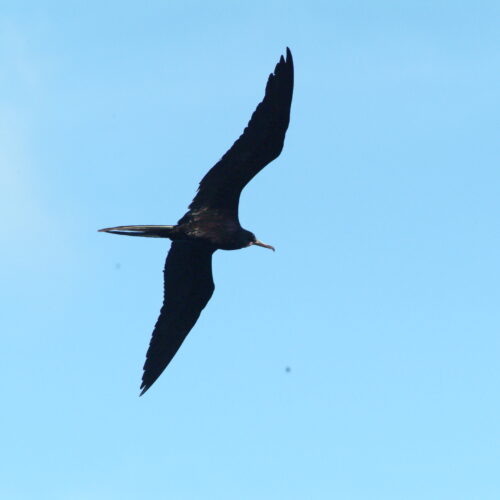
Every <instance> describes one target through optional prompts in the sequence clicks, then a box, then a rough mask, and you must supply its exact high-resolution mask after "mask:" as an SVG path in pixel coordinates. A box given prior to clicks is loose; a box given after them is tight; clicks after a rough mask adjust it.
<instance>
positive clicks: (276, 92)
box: [100, 48, 293, 396]
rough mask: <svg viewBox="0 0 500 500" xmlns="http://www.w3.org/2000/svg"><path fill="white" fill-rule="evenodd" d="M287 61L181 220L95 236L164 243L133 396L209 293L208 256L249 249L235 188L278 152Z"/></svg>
mask: <svg viewBox="0 0 500 500" xmlns="http://www.w3.org/2000/svg"><path fill="white" fill-rule="evenodd" d="M292 94H293V60H292V54H291V53H290V49H288V48H287V50H286V58H283V56H281V58H280V60H279V62H278V64H277V65H276V68H275V69H274V73H271V75H269V79H268V80H267V85H266V91H265V95H264V99H263V100H262V102H261V103H260V104H259V105H258V106H257V108H256V109H255V111H254V113H253V115H252V117H251V119H250V122H249V123H248V125H247V127H246V128H245V130H244V131H243V134H241V136H240V137H239V139H238V140H237V141H236V142H235V143H234V144H233V145H232V147H231V148H230V149H229V151H227V153H226V154H225V155H224V156H223V157H222V158H221V159H220V160H219V161H218V162H217V163H216V164H215V165H214V166H213V167H212V168H211V169H210V170H209V171H208V173H207V174H206V175H205V177H203V179H202V180H201V182H200V185H199V187H198V191H197V193H196V196H195V197H194V199H193V201H192V202H191V204H190V205H189V208H188V211H187V212H186V214H185V215H184V216H183V217H182V218H181V219H180V220H179V221H178V223H177V224H176V225H174V226H118V227H109V228H105V229H100V231H102V232H106V233H112V234H123V235H127V236H146V237H151V238H169V239H170V240H172V245H171V248H170V251H169V252H168V255H167V260H166V262H165V269H164V301H163V306H162V308H161V311H160V316H159V318H158V320H157V322H156V325H155V327H154V330H153V335H152V337H151V342H150V344H149V349H148V352H147V354H146V362H145V363H144V373H143V376H142V384H141V394H140V395H141V396H142V395H143V394H144V393H145V392H146V391H147V390H148V389H149V388H150V387H151V385H153V383H154V382H155V381H156V379H157V378H158V377H159V376H160V375H161V373H162V372H163V370H165V368H166V367H167V366H168V364H169V363H170V361H171V360H172V358H173V357H174V356H175V353H176V352H177V350H178V349H179V347H180V346H181V344H182V342H183V341H184V339H185V338H186V336H187V334H188V333H189V332H190V330H191V329H192V328H193V326H194V325H195V323H196V321H197V320H198V317H199V316H200V313H201V311H202V310H203V308H204V307H205V306H206V305H207V303H208V301H209V300H210V297H211V296H212V293H213V291H214V288H215V287H214V282H213V278H212V255H213V253H214V252H215V251H216V250H219V249H221V250H238V249H240V248H245V247H249V246H252V245H257V246H260V247H264V248H269V249H271V250H274V247H272V246H271V245H266V244H265V243H262V242H261V241H259V240H258V239H257V238H256V237H255V235H254V234H253V233H251V232H250V231H247V230H246V229H243V228H242V227H241V225H240V222H239V219H238V204H239V199H240V194H241V191H242V190H243V188H244V187H245V186H246V185H247V184H248V182H250V180H252V179H253V177H254V176H255V175H257V174H258V173H259V172H260V171H261V170H262V169H263V168H264V167H265V166H266V165H267V164H268V163H270V162H271V161H273V160H274V159H275V158H277V157H278V156H279V154H280V153H281V150H282V149H283V143H284V140H285V133H286V130H287V128H288V123H289V121H290V106H291V103H292Z"/></svg>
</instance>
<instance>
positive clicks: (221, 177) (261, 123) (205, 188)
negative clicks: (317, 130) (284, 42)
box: [181, 48, 293, 220]
mask: <svg viewBox="0 0 500 500" xmlns="http://www.w3.org/2000/svg"><path fill="white" fill-rule="evenodd" d="M292 94H293V60H292V54H291V53H290V49H288V48H287V49H286V60H285V59H284V58H283V56H281V58H280V60H279V62H278V64H277V65H276V68H275V70H274V73H272V74H271V75H270V76H269V79H268V81H267V85H266V93H265V96H264V99H263V100H262V102H261V103H260V104H259V105H258V106H257V108H256V110H255V111H254V113H253V115H252V118H251V119H250V122H249V123H248V125H247V127H246V128H245V130H244V131H243V134H242V135H241V136H240V138H239V139H238V140H237V141H236V142H235V143H234V144H233V146H232V147H231V149H230V150H229V151H228V152H227V153H226V154H225V155H224V156H223V157H222V158H221V159H220V160H219V162H218V163H217V164H216V165H215V166H214V167H212V168H211V169H210V170H209V171H208V173H207V174H206V175H205V177H203V179H202V181H201V182H200V186H199V188H198V193H197V194H196V196H195V198H194V199H193V201H192V202H191V205H189V209H190V211H191V212H197V211H199V210H203V211H205V210H216V211H221V212H223V213H225V214H227V215H230V216H232V217H234V218H237V217H238V202H239V198H240V193H241V191H242V189H243V188H244V187H245V186H246V184H247V183H248V182H249V181H250V180H251V179H252V178H253V177H254V176H255V175H256V174H258V173H259V172H260V171H261V170H262V169H263V168H264V167H265V166H266V165H267V164H268V163H270V162H271V161H273V160H274V159H275V158H277V157H278V156H279V154H280V153H281V150H282V149H283V143H284V140H285V133H286V130H287V128H288V123H289V121H290V106H291V103H292ZM189 214H190V212H188V213H187V214H186V216H189ZM181 220H182V219H181Z"/></svg>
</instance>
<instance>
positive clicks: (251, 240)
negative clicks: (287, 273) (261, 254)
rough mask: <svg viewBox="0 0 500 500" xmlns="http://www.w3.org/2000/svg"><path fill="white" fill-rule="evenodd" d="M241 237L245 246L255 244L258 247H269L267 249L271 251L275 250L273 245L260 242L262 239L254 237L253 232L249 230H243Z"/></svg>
mask: <svg viewBox="0 0 500 500" xmlns="http://www.w3.org/2000/svg"><path fill="white" fill-rule="evenodd" d="M243 238H244V239H245V246H247V247H249V246H252V245H257V246H258V247H263V248H269V250H272V251H273V252H274V251H275V248H274V247H273V246H271V245H266V244H265V243H262V241H259V240H258V239H257V238H256V237H255V234H253V233H252V232H250V231H246V230H243Z"/></svg>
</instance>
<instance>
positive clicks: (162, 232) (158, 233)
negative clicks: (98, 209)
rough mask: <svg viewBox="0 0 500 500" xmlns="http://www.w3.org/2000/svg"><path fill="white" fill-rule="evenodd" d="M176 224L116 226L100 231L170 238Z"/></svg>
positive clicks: (100, 230)
mask: <svg viewBox="0 0 500 500" xmlns="http://www.w3.org/2000/svg"><path fill="white" fill-rule="evenodd" d="M175 227H176V226H116V227H107V228H104V229H99V232H100V233H111V234H123V235H125V236H145V237H148V238H170V235H171V234H172V231H173V230H174V229H175Z"/></svg>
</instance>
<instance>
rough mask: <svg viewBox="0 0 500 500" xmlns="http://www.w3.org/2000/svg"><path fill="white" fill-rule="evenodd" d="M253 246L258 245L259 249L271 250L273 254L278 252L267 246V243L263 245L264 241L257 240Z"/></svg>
mask: <svg viewBox="0 0 500 500" xmlns="http://www.w3.org/2000/svg"><path fill="white" fill-rule="evenodd" d="M252 245H257V246H258V247H263V248H269V250H272V251H273V252H275V251H276V249H275V248H274V247H273V246H271V245H266V244H265V243H262V241H259V240H255V241H254V242H253V243H252Z"/></svg>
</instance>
